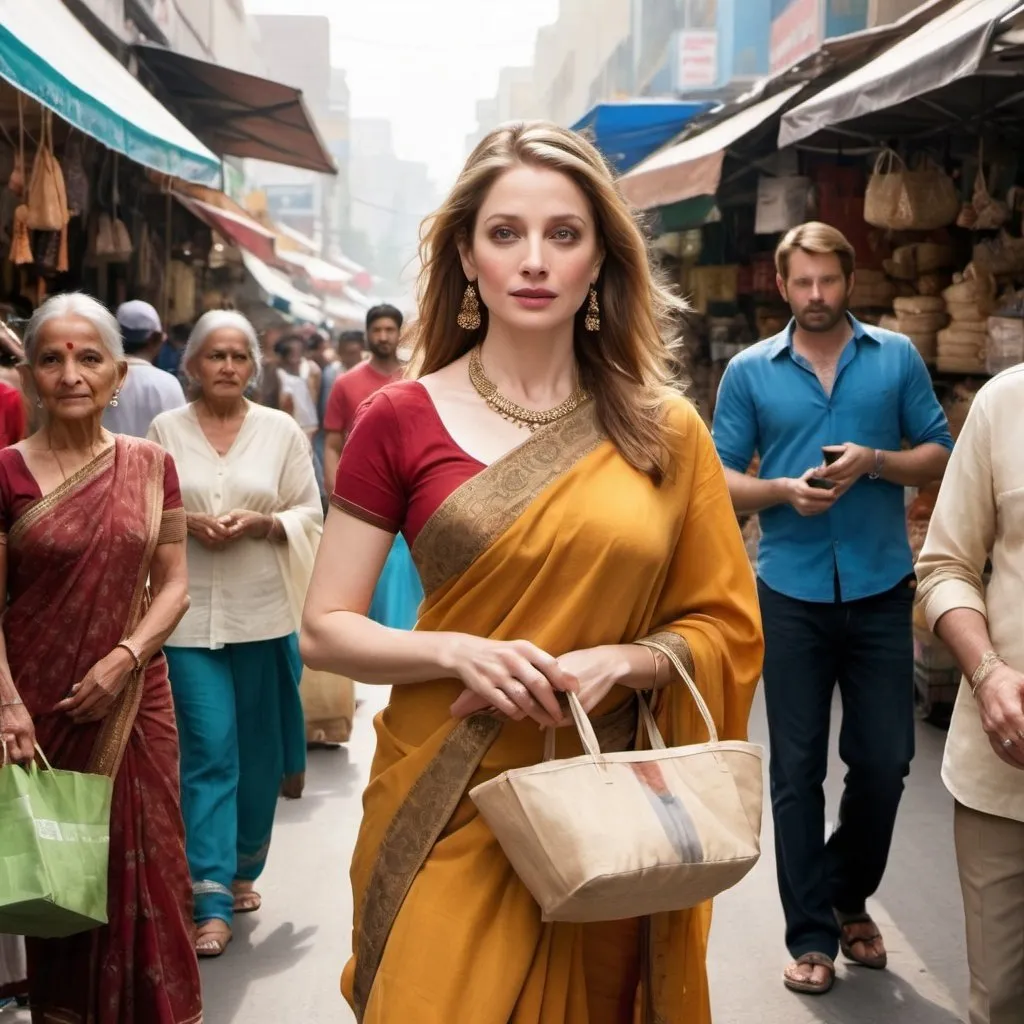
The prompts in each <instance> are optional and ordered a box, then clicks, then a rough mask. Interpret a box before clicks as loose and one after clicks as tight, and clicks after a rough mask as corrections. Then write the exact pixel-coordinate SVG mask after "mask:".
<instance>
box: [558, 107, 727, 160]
mask: <svg viewBox="0 0 1024 1024" xmlns="http://www.w3.org/2000/svg"><path fill="white" fill-rule="evenodd" d="M715 105H716V104H714V103H710V102H706V101H700V102H690V101H686V100H653V99H633V100H623V101H621V102H613V103H599V104H598V105H597V106H596V107H594V108H593V109H592V110H591V111H590V112H589V113H587V114H586V115H585V116H584V117H582V118H581V119H580V120H579V121H577V122H576V123H575V124H574V125H573V126H572V127H573V131H577V132H583V131H589V132H590V133H591V135H592V136H593V139H594V143H595V145H596V146H597V148H598V149H599V150H601V152H602V153H604V155H605V156H606V157H607V158H608V159H609V160H610V161H611V163H612V164H613V165H614V166H615V169H616V170H617V171H619V172H622V171H628V170H629V169H630V168H631V167H634V166H636V164H638V163H639V162H640V161H641V160H643V158H644V157H646V156H649V155H650V154H651V153H653V152H654V151H655V150H656V149H658V148H659V147H661V146H663V145H665V143H666V142H668V141H669V140H670V139H672V138H674V137H675V136H676V135H678V134H679V133H680V131H682V129H683V128H684V127H685V126H686V124H687V123H688V122H689V121H692V120H693V118H695V117H697V116H699V115H700V114H703V113H705V112H707V111H708V110H710V109H711V108H712V107H714V106H715Z"/></svg>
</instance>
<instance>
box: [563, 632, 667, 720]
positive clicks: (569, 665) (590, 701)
mask: <svg viewBox="0 0 1024 1024" xmlns="http://www.w3.org/2000/svg"><path fill="white" fill-rule="evenodd" d="M630 654H635V655H637V656H638V657H639V658H641V659H643V661H644V664H645V665H646V663H647V662H651V663H652V664H653V660H652V658H651V655H650V652H649V651H648V650H647V649H646V648H639V649H638V648H637V647H636V646H630V647H627V648H625V650H624V649H623V648H621V647H612V646H609V647H591V648H589V649H587V650H582V651H572V652H570V653H569V654H564V655H562V657H561V658H559V659H558V665H559V667H560V668H561V669H562V671H563V672H568V673H569V674H570V675H571V676H573V678H575V679H578V680H579V689H578V690H577V691H576V695H577V696H578V697H579V699H580V703H581V704H582V705H583V710H584V711H586V713H587V714H588V715H589V714H590V712H591V711H593V710H594V708H596V707H597V706H598V704H600V703H601V701H603V700H604V699H605V697H607V696H608V694H609V693H611V691H612V687H615V686H620V685H625V684H627V682H628V680H629V678H630V674H631V672H630V662H629V655H630ZM571 721H572V719H571V718H568V717H567V718H566V721H565V722H563V723H562V724H563V725H568V724H569V723H570V722H571Z"/></svg>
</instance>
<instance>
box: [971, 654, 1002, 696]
mask: <svg viewBox="0 0 1024 1024" xmlns="http://www.w3.org/2000/svg"><path fill="white" fill-rule="evenodd" d="M1005 664H1006V662H1005V661H1003V659H1002V658H1000V657H999V655H998V654H996V652H995V651H986V652H985V653H984V654H983V655H982V656H981V661H980V662H979V663H978V667H977V668H976V669H975V670H974V675H972V676H971V696H972V697H976V696H977V695H978V687H979V686H981V684H982V683H983V682H985V680H986V679H988V677H989V676H990V675H992V673H993V672H994V671H995V670H996V669H997V668H998V667H999V666H1000V665H1005Z"/></svg>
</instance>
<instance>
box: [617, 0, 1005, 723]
mask: <svg viewBox="0 0 1024 1024" xmlns="http://www.w3.org/2000/svg"><path fill="white" fill-rule="evenodd" d="M890 28H891V31H890V32H889V33H888V35H887V36H886V37H885V39H884V42H879V40H878V38H876V39H875V40H874V42H872V41H871V39H870V38H865V37H870V33H860V34H858V37H859V38H855V37H849V40H848V41H846V42H844V41H843V40H830V41H829V43H828V44H826V46H828V45H834V46H840V47H843V46H845V47H847V50H846V52H847V54H848V56H849V60H848V62H847V63H846V64H845V65H843V67H842V69H841V71H840V69H839V68H838V67H837V66H835V65H833V69H832V71H831V72H830V73H829V74H828V75H825V76H818V77H815V78H812V79H811V80H810V81H805V82H803V83H802V84H799V85H798V84H797V83H790V84H788V85H787V84H786V78H785V76H782V77H781V78H776V79H774V80H770V81H769V82H768V83H766V85H765V86H764V87H763V88H762V91H761V93H760V95H759V96H757V97H752V98H749V99H748V100H747V102H746V104H745V105H741V107H740V109H738V110H736V111H734V112H733V113H732V114H731V115H730V116H729V117H728V118H724V117H722V118H720V119H719V120H717V121H716V122H715V123H714V124H712V125H710V126H708V127H704V128H703V129H702V130H701V131H700V132H699V133H695V134H693V135H691V136H690V137H688V138H684V139H682V140H681V141H680V142H679V143H678V144H677V145H676V146H674V147H671V148H670V149H666V150H663V151H662V152H661V153H658V154H655V155H654V156H652V157H650V158H648V160H647V161H645V162H644V163H642V164H640V165H639V166H638V167H637V168H635V169H634V171H633V172H631V173H630V174H628V175H626V176H624V177H623V179H622V181H623V188H624V190H625V191H626V194H627V196H628V197H629V198H631V199H633V200H634V202H637V204H638V205H641V206H643V207H646V208H648V209H650V208H652V207H655V208H656V209H655V210H654V212H655V214H656V220H655V224H656V230H658V226H660V228H661V230H662V236H661V237H660V238H659V239H658V245H659V247H660V248H661V249H662V250H663V251H666V252H668V253H669V259H670V260H672V261H674V262H673V264H672V265H673V266H674V267H675V269H677V270H678V273H679V280H680V284H681V288H682V290H683V291H684V293H686V294H688V295H690V296H691V297H692V303H693V305H694V307H695V309H696V312H697V314H698V316H699V319H698V320H697V325H698V332H697V334H698V338H699V347H698V349H697V351H696V352H695V353H694V355H695V362H696V367H695V370H694V369H691V372H693V376H694V377H695V380H696V382H697V387H696V391H697V396H696V397H697V400H698V402H699V403H700V404H701V405H702V408H704V409H705V411H706V413H707V414H708V415H710V412H711V409H712V407H713V401H714V392H715V390H716V388H717V383H718V379H719V378H720V375H721V371H722V369H724V366H725V364H726V363H727V361H728V360H729V359H730V358H731V357H732V356H733V355H735V353H736V352H737V351H738V350H739V349H741V348H742V347H744V346H746V345H747V344H750V343H753V342H754V341H756V340H757V339H759V338H763V337H766V336H768V335H769V334H770V333H773V332H775V331H777V330H778V329H779V328H780V327H781V326H782V324H783V323H784V322H785V320H786V319H788V310H786V308H785V307H784V306H781V305H780V304H779V300H778V297H777V291H776V288H775V280H774V278H775V273H774V266H773V252H774V249H775V246H776V244H777V242H778V240H779V237H780V235H781V233H782V232H784V231H785V230H787V229H788V228H790V227H793V226H795V225H797V224H799V223H802V222H803V221H806V220H809V219H819V220H823V221H826V222H827V223H830V224H832V225H834V226H835V227H838V228H839V229H840V230H841V231H843V233H844V234H845V235H846V236H847V237H848V238H849V239H850V241H851V242H852V243H853V245H854V247H855V249H856V251H857V257H858V258H857V269H856V286H855V290H854V293H853V296H852V299H851V308H852V310H853V312H854V314H855V315H856V316H857V317H858V318H859V319H861V320H863V321H865V322H868V323H873V324H879V325H882V326H884V327H888V328H891V329H893V330H897V331H900V332H901V333H904V334H906V335H908V336H909V337H910V339H911V341H912V342H913V344H914V345H915V346H916V347H917V348H918V350H919V352H920V354H921V356H922V358H923V359H924V361H925V362H926V364H927V365H928V366H929V368H930V370H931V372H932V376H933V380H934V384H935V388H936V391H937V393H938V395H939V397H940V400H941V401H942V404H943V406H944V408H945V410H946V413H947V416H948V417H949V421H950V426H951V431H952V433H953V435H954V438H956V437H957V436H958V435H959V432H960V429H961V428H962V425H963V422H964V419H965V418H966V415H967V411H968V410H969V408H970V405H971V402H972V400H973V397H974V395H975V394H976V393H977V391H978V389H979V388H980V387H981V386H982V385H983V384H984V382H985V381H986V380H987V379H988V378H989V376H991V375H992V374H994V373H998V372H1000V371H1001V370H1003V369H1005V368H1007V367H1008V366H1012V365H1015V364H1017V363H1020V362H1024V237H1022V235H1024V232H1022V214H1024V166H1021V161H1020V158H1019V153H1020V152H1021V142H1022V139H1021V138H1020V136H1021V134H1022V127H1021V126H1022V125H1024V119H1022V115H1024V90H1022V89H1021V86H1020V81H1021V78H1020V74H1021V72H1022V71H1024V63H1022V62H1024V3H1022V2H1021V0H971V2H956V0H952V2H939V3H933V4H931V5H927V6H926V7H924V8H922V9H920V10H918V11H917V12H915V13H914V14H913V15H911V16H909V17H908V18H905V19H904V20H903V21H902V22H900V23H898V24H897V25H895V26H891V27H890ZM850 41H853V42H856V44H857V52H855V53H853V54H852V55H851V51H850V49H849V47H850V46H851V42H850ZM791 73H792V72H787V74H791ZM723 113H724V112H723ZM766 124H767V125H768V126H769V128H768V131H767V132H766V131H765V125H766ZM773 128H774V129H775V130H776V131H777V138H772V129H773ZM711 190H714V196H713V199H714V205H713V206H712V207H710V208H709V207H707V206H704V207H703V208H701V207H700V206H699V205H698V204H699V202H700V200H701V198H702V196H701V193H703V192H705V191H711ZM673 204H674V205H673ZM687 208H688V212H689V214H690V215H691V216H693V217H695V218H699V223H697V224H693V223H689V224H688V223H687V222H686V220H685V219H683V218H682V217H681V216H680V214H681V212H683V211H684V210H686V209H687ZM673 217H675V219H674V220H673V219H672V218H673ZM666 228H667V229H668V230H666ZM686 229H689V230H686ZM691 344H692V343H691ZM936 493H937V489H936V488H930V489H926V490H923V491H921V492H920V493H913V492H908V532H909V535H910V540H911V546H912V549H913V550H914V552H915V553H916V552H918V551H919V550H920V547H921V544H922V543H923V541H924V537H925V534H926V533H927V528H928V522H929V517H930V514H931V509H932V508H933V506H934V501H935V496H936ZM749 530H750V536H749V538H748V539H749V540H750V542H751V547H752V548H753V547H754V546H755V545H756V524H751V525H750V527H749ZM915 651H916V679H917V685H918V689H919V692H920V695H921V700H922V703H923V705H924V707H925V709H926V711H927V712H928V713H929V714H933V715H935V716H936V717H937V718H938V719H940V720H941V718H942V717H943V713H944V710H945V707H946V705H947V704H948V701H949V700H950V699H951V698H952V696H953V695H954V694H955V692H956V687H957V686H958V684H959V671H958V669H957V668H956V666H955V663H954V662H953V659H952V658H951V656H950V655H949V652H948V651H946V650H945V648H944V647H943V646H942V645H941V644H940V643H939V642H938V641H937V640H936V639H935V638H934V636H933V635H932V634H931V633H930V632H929V631H928V630H927V628H926V625H925V623H924V622H923V621H921V620H920V615H918V619H917V620H916V621H915Z"/></svg>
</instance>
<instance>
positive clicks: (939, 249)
mask: <svg viewBox="0 0 1024 1024" xmlns="http://www.w3.org/2000/svg"><path fill="white" fill-rule="evenodd" d="M916 248H917V272H918V273H919V274H933V273H935V272H936V271H937V270H947V269H948V268H949V267H951V266H953V262H954V257H953V246H951V245H943V244H941V243H939V242H918V244H917V246H916Z"/></svg>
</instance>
